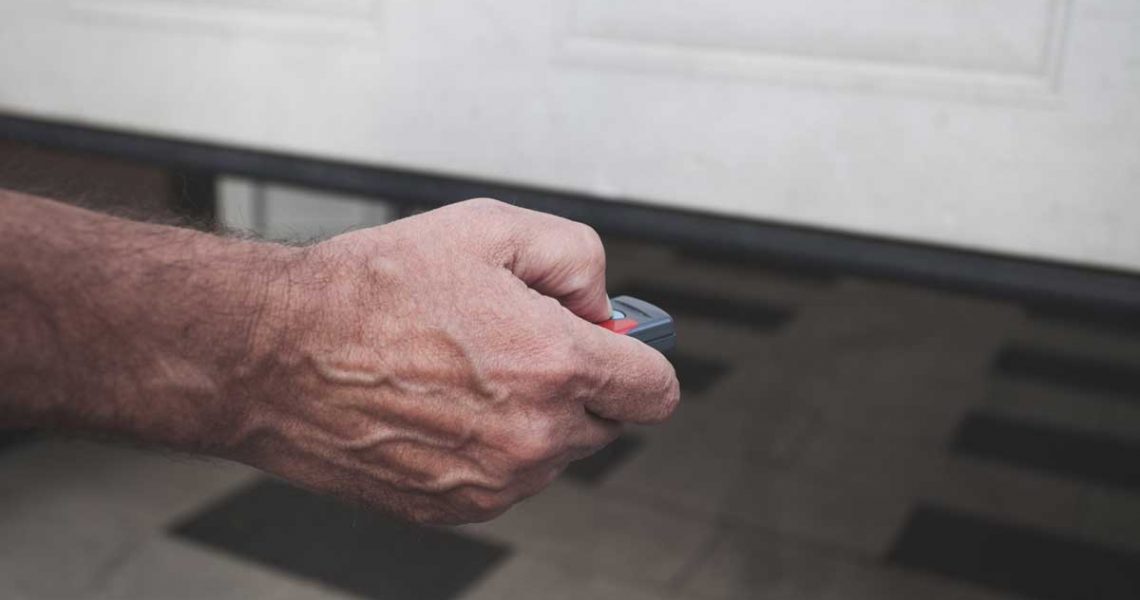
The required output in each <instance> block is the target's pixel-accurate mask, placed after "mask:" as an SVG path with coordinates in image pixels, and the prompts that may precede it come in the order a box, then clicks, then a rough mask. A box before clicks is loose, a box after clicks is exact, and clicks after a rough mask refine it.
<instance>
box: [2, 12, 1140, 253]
mask: <svg viewBox="0 0 1140 600" xmlns="http://www.w3.org/2000/svg"><path fill="white" fill-rule="evenodd" d="M0 110H2V111H6V112H10V113H15V114H25V115H34V116H46V117H58V118H62V119H66V120H69V121H79V122H86V123H92V124H98V125H104V126H114V127H124V128H130V129H133V130H138V131H142V132H148V133H159V134H165V135H176V136H181V137H190V138H194V139H203V140H209V141H216V142H224V143H233V144H239V145H243V146H251V147H256V148H265V149H273V150H283V151H289V152H299V153H304V154H311V155H318V156H321V157H327V158H336V159H347V160H351V161H359V162H366V163H370V164H378V165H389V166H397V167H399V166H403V167H409V168H415V169H426V170H431V171H438V172H444V173H452V174H460V175H474V176H479V177H483V178H493V179H500V180H505V181H510V182H519V183H528V184H537V185H541V186H546V187H556V188H566V189H570V190H577V191H582V192H587V193H591V194H598V195H602V196H613V197H627V198H636V199H640V200H644V201H646V202H650V203H654V204H660V205H667V206H677V207H684V208H690V209H698V210H704V211H709V212H716V213H723V214H729V215H737V216H742V217H749V218H760V219H767V220H775V221H779V222H787V223H796V224H806V225H811V226H818V227H824V228H830V229H837V230H843V231H854V232H864V233H871V234H876V235H881V236H886V237H891V238H898V239H910V240H920V241H926V242H934V243H939V244H946V245H952V246H960V247H966V248H973V249H982V250H991V251H999V252H1003V253H1008V254H1013V255H1025V256H1035V257H1045V258H1053V259H1059V260H1063V261H1068V262H1075V263H1084V264H1093V265H1102V266H1113V267H1120V268H1125V269H1129V270H1134V271H1140V3H1138V2H1136V0H922V1H915V0H794V1H793V0H785V1H782V2H749V1H747V0H702V1H697V0H624V1H621V2H615V1H612V0H511V1H506V0H504V1H499V2H470V1H466V0H0Z"/></svg>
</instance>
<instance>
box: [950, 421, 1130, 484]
mask: <svg viewBox="0 0 1140 600" xmlns="http://www.w3.org/2000/svg"><path fill="white" fill-rule="evenodd" d="M951 449H952V451H953V452H955V453H957V454H965V455H969V456H976V457H980V458H984V459H987V460H997V461H1002V462H1008V463H1012V464H1016V465H1020V466H1024V467H1030V468H1034V469H1040V470H1043V471H1049V472H1051V473H1055V474H1059V475H1063V476H1066V477H1071V478H1073V479H1080V480H1083V481H1089V482H1092V483H1099V484H1103V485H1110V486H1119V487H1125V488H1140V442H1134V441H1127V440H1121V439H1114V438H1110V437H1107V436H1103V435H1094V434H1091V433H1083V432H1075V431H1070V430H1066V429H1061V428H1058V427H1053V426H1049V425H1042V424H1037V423H1027V422H1024V421H1016V420H1013V419H1010V418H1007V417H998V416H993V415H984V414H971V415H969V416H967V417H966V419H965V420H964V421H963V422H962V425H961V426H960V427H959V428H958V432H957V434H956V435H955V436H954V441H953V443H952V445H951Z"/></svg>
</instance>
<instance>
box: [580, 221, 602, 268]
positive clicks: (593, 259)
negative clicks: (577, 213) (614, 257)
mask: <svg viewBox="0 0 1140 600" xmlns="http://www.w3.org/2000/svg"><path fill="white" fill-rule="evenodd" d="M575 225H576V227H575V229H576V231H577V235H578V237H579V239H580V240H581V242H580V243H581V245H582V248H583V249H584V253H585V256H586V261H587V264H588V265H589V266H590V267H591V268H592V269H599V268H600V269H602V270H604V269H605V266H606V246H605V244H603V243H602V236H600V235H598V232H597V230H595V229H594V228H593V227H590V226H589V225H586V224H585V223H576V224H575Z"/></svg>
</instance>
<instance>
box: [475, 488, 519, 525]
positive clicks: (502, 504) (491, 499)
mask: <svg viewBox="0 0 1140 600" xmlns="http://www.w3.org/2000/svg"><path fill="white" fill-rule="evenodd" d="M464 504H466V506H467V508H468V510H467V514H466V518H465V519H464V520H466V521H469V522H472V523H477V522H481V521H490V520H491V519H494V518H495V517H497V516H499V515H501V514H503V513H504V512H506V511H507V509H509V508H510V507H511V505H510V503H509V502H507V501H506V499H505V498H503V496H502V495H500V494H495V493H491V492H487V491H484V490H472V491H471V492H469V493H468V494H467V495H466V498H465V502H464Z"/></svg>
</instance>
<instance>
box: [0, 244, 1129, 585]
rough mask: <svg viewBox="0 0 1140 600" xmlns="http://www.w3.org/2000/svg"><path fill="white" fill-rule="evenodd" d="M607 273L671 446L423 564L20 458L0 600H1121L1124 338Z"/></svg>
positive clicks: (194, 483)
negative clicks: (649, 335)
mask: <svg viewBox="0 0 1140 600" xmlns="http://www.w3.org/2000/svg"><path fill="white" fill-rule="evenodd" d="M608 250H609V255H610V264H611V267H610V276H611V285H610V290H611V292H612V293H614V294H615V295H616V294H620V293H623V292H625V291H629V290H638V291H639V293H644V294H645V295H646V296H647V299H649V300H651V301H656V302H658V303H659V304H661V305H662V306H664V307H666V308H668V309H670V310H672V311H673V312H674V313H675V316H676V318H677V321H678V328H679V347H678V354H677V356H676V360H677V364H678V365H679V371H680V373H681V377H682V381H683V383H684V385H685V388H686V391H685V396H684V399H683V405H682V407H681V408H680V409H679V411H678V413H677V415H676V416H675V418H674V419H673V420H672V421H670V422H669V423H668V424H666V425H664V426H661V427H657V428H638V429H636V430H632V431H630V432H629V434H628V436H627V438H626V440H625V441H624V442H623V444H622V445H621V446H620V448H618V449H615V450H614V451H612V452H609V453H606V454H604V455H603V456H602V457H601V458H599V459H597V460H596V461H594V462H593V463H587V464H586V465H582V466H580V467H578V468H577V469H576V471H575V472H574V473H571V474H570V475H568V476H566V477H563V478H562V479H561V480H559V481H557V482H556V483H555V484H554V485H553V486H552V487H551V488H550V489H549V490H548V491H546V492H545V493H543V494H541V495H539V496H538V497H536V498H534V499H532V500H530V501H527V502H525V503H524V504H522V505H520V506H518V507H516V508H515V509H514V510H512V511H511V512H509V513H508V514H507V515H505V516H504V517H502V518H500V519H498V520H496V521H494V522H491V523H487V524H481V525H476V526H469V527H464V528H460V529H458V530H451V531H447V532H445V533H446V535H442V536H437V535H436V534H435V533H426V532H417V531H414V530H408V529H407V528H403V527H402V526H400V525H399V524H393V523H386V522H383V520H381V519H375V518H374V517H371V516H367V515H358V514H356V513H353V512H352V511H353V509H348V508H343V507H339V506H338V505H335V504H328V503H325V502H324V501H322V500H320V499H313V498H307V497H304V495H303V494H301V493H299V492H293V491H290V490H289V489H288V488H285V487H284V486H279V485H278V484H274V483H272V482H268V481H266V480H265V479H264V477H263V476H262V475H260V474H258V473H256V472H253V471H251V470H249V469H246V468H244V467H239V466H235V465H232V464H226V463H221V462H215V461H204V460H199V459H194V458H185V457H179V456H170V455H163V454H157V453H152V452H147V451H143V450H136V449H129V448H123V447H110V446H101V445H97V444H92V443H87V442H77V441H63V440H58V439H47V438H32V439H30V440H21V441H17V442H14V443H12V444H9V445H8V446H6V447H5V448H4V449H3V450H2V451H0V540H3V542H4V543H3V544H0V596H2V597H3V598H10V599H14V600H23V599H48V598H52V599H58V598H139V599H143V598H274V599H278V598H280V599H299V598H338V597H365V598H392V599H397V598H462V599H491V598H519V599H523V598H526V599H532V598H556V599H561V598H565V599H579V598H596V599H607V598H614V599H618V598H621V599H641V598H645V599H650V598H694V599H707V600H718V599H730V598H731V599H735V598H741V599H743V598H775V599H789V600H791V599H804V600H807V599H813V600H814V599H832V598H845V599H860V598H868V599H872V598H873V599H891V598H899V599H903V598H906V599H911V598H924V599H951V598H954V599H963V600H966V599H969V600H974V599H977V600H981V599H994V598H1007V597H1009V598H1014V597H1037V598H1135V597H1140V558H1138V556H1140V554H1138V553H1140V471H1138V470H1137V469H1136V468H1135V467H1132V466H1131V465H1140V451H1136V450H1140V335H1138V334H1137V333H1136V332H1135V331H1132V332H1127V331H1125V332H1122V331H1113V330H1112V328H1111V327H1096V326H1089V325H1088V324H1085V323H1077V322H1073V321H1070V320H1065V319H1053V318H1038V317H1033V316H1031V315H1030V314H1029V313H1028V312H1027V311H1025V310H1024V309H1023V308H1022V307H1020V306H1017V305H1012V304H1007V303H1002V302H994V301H989V300H984V299H978V298H973V297H967V296H957V295H951V294H946V293H941V292H934V291H930V290H925V289H919V288H914V287H908V286H903V285H895V284H887V283H876V282H869V281H863V280H859V279H852V278H847V277H843V276H828V275H820V274H811V275H805V274H797V273H793V272H787V271H781V270H774V269H770V268H765V267H763V266H759V265H752V264H747V263H741V262H738V261H725V260H721V259H717V258H715V257H714V258H710V257H695V256H687V255H683V254H681V253H677V252H674V251H672V250H670V249H668V248H662V247H656V246H652V245H645V244H637V243H632V242H624V241H613V242H610V243H609V244H608ZM651 293H652V294H654V295H653V296H650V295H649V294H651ZM1041 355H1045V356H1046V357H1050V356H1051V357H1054V358H1056V360H1053V361H1052V362H1050V361H1049V360H1044V359H1041V358H1040V356H1041ZM1057 357H1060V358H1057ZM1066 374H1067V376H1066ZM1066 377H1067V378H1066ZM1105 381H1114V382H1116V383H1117V385H1114V386H1106V385H1104V382H1105ZM1134 451H1135V452H1134ZM269 539H272V540H273V542H272V544H271V546H272V547H271V548H267V547H266V545H267V543H263V542H265V541H266V540H269ZM315 549H319V552H318V551H317V550H315ZM330 557H333V558H334V559H335V560H330V559H329V558H330ZM409 557H410V558H409Z"/></svg>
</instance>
